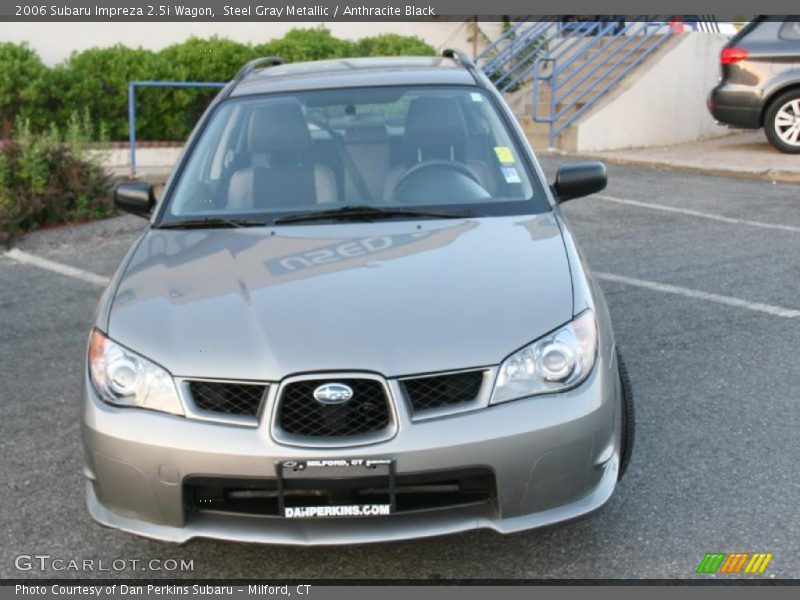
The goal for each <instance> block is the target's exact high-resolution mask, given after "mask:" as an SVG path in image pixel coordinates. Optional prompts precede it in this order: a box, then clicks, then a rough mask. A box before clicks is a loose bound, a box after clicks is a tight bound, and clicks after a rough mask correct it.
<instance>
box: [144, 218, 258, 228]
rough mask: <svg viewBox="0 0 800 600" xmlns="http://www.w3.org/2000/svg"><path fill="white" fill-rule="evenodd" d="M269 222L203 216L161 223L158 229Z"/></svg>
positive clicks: (251, 224)
mask: <svg viewBox="0 0 800 600" xmlns="http://www.w3.org/2000/svg"><path fill="white" fill-rule="evenodd" d="M266 224H267V223H266V222H265V221H261V220H259V219H237V218H235V217H229V218H225V217H201V218H198V219H182V220H180V221H168V222H166V223H161V224H160V225H159V226H158V229H221V228H235V227H263V226H264V225H266Z"/></svg>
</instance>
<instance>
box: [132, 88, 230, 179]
mask: <svg viewBox="0 0 800 600" xmlns="http://www.w3.org/2000/svg"><path fill="white" fill-rule="evenodd" d="M137 85H138V86H141V87H177V88H183V87H200V88H221V87H225V86H226V85H228V84H227V83H221V82H216V81H213V82H212V81H131V82H129V83H128V139H129V141H130V144H131V178H133V177H136V95H135V91H136V86H137Z"/></svg>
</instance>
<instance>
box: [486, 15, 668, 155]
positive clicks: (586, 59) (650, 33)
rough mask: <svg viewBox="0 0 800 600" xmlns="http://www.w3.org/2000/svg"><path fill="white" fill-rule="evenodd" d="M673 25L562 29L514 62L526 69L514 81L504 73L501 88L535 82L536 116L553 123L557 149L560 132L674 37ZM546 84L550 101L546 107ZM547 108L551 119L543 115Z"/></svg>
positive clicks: (645, 19) (641, 19) (643, 21)
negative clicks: (543, 89) (543, 92)
mask: <svg viewBox="0 0 800 600" xmlns="http://www.w3.org/2000/svg"><path fill="white" fill-rule="evenodd" d="M673 23H674V20H673V19H672V18H671V17H652V16H649V15H640V16H638V17H635V18H633V19H631V20H626V21H625V22H624V23H622V22H621V21H614V20H612V21H604V22H596V21H587V22H578V23H570V27H568V28H566V27H558V28H557V29H556V30H555V31H548V35H547V36H546V37H545V38H544V39H543V40H540V42H539V43H540V44H542V46H543V47H544V48H545V51H543V52H539V53H538V54H537V53H536V52H535V51H534V52H532V53H531V52H527V53H526V55H525V56H524V57H520V56H517V57H516V58H515V59H514V62H515V63H516V64H519V63H522V64H523V65H524V66H523V68H521V69H518V70H517V71H515V72H514V75H513V77H508V73H506V74H504V75H503V76H501V77H500V78H498V79H497V81H496V82H495V84H496V85H497V87H498V89H500V90H501V91H507V90H508V89H509V88H513V87H514V86H515V85H519V84H520V83H522V82H523V81H525V80H526V79H527V78H530V80H531V82H532V88H533V89H532V108H531V117H532V118H533V120H534V121H536V122H540V123H548V124H549V143H550V146H553V145H555V142H556V140H557V139H558V136H559V134H561V133H562V132H563V131H564V130H565V129H566V128H568V127H569V126H570V125H572V124H573V123H574V122H575V120H576V119H577V118H578V117H580V115H582V114H583V113H584V112H586V111H587V110H588V109H589V108H591V107H592V106H593V105H594V104H595V103H596V102H597V100H598V99H599V98H600V97H601V96H603V94H605V93H607V92H608V91H609V90H610V89H611V88H612V87H613V86H614V85H616V84H617V83H618V82H619V81H620V80H622V79H623V78H624V77H625V76H627V75H628V73H630V72H631V70H633V69H634V68H636V67H637V66H638V65H639V64H641V62H642V61H643V60H645V58H647V57H648V56H649V55H650V54H652V53H653V52H655V50H656V49H657V48H658V47H659V46H661V45H662V44H663V43H664V42H666V40H667V39H669V37H670V35H671V34H672V33H673V32H674V27H673ZM530 43H531V40H530V39H529V40H528V44H530ZM542 46H540V48H541V47H542ZM534 57H535V60H532V62H530V64H525V63H526V62H527V61H530V60H531V59H532V58H534ZM509 62H510V61H509ZM545 84H547V86H548V87H549V89H550V98H549V101H548V102H546V103H540V102H539V99H540V97H541V93H542V87H543V86H544V85H545ZM540 104H542V106H540ZM545 106H546V107H547V109H548V114H546V115H544V114H541V112H542V110H544V109H545Z"/></svg>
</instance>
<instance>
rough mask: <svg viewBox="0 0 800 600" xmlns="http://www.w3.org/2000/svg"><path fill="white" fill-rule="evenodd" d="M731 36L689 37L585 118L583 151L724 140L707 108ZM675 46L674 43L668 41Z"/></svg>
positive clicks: (579, 127)
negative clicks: (725, 47)
mask: <svg viewBox="0 0 800 600" xmlns="http://www.w3.org/2000/svg"><path fill="white" fill-rule="evenodd" d="M728 39H729V38H728V37H727V36H724V35H718V34H709V33H685V34H682V35H681V36H680V39H679V40H678V42H677V43H676V44H674V45H671V46H670V47H668V51H667V52H664V53H661V52H659V51H657V53H658V56H657V57H656V59H655V60H654V61H653V62H652V63H651V62H650V61H648V62H647V64H646V66H644V67H643V68H641V69H639V70H637V71H636V72H634V74H633V75H632V76H631V77H629V78H628V80H627V81H626V80H623V83H622V85H621V86H620V87H619V89H617V90H615V91H614V92H612V94H611V96H609V97H608V98H606V99H605V100H602V101H600V102H599V104H598V106H597V107H595V108H593V109H590V110H589V111H588V113H587V115H585V116H584V117H582V118H581V119H579V120H578V121H579V122H578V124H577V125H576V127H577V132H576V134H577V148H576V149H577V151H578V152H597V151H601V150H615V149H622V148H639V147H646V146H662V145H669V144H678V143H682V142H690V141H695V140H698V139H702V138H706V137H712V136H718V135H724V134H726V133H727V132H728V129H727V128H726V127H723V126H720V125H717V124H716V122H715V121H714V119H713V118H712V117H711V115H710V114H709V112H708V109H707V108H706V98H707V97H708V93H709V92H710V91H711V89H712V88H713V87H714V86H715V85H716V84H717V82H718V80H719V53H720V50H721V49H722V46H723V45H724V44H725V43H726V42H727V41H728ZM667 43H670V42H667Z"/></svg>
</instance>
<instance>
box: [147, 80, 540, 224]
mask: <svg viewBox="0 0 800 600" xmlns="http://www.w3.org/2000/svg"><path fill="white" fill-rule="evenodd" d="M167 202H168V208H167V209H166V210H165V212H164V213H163V215H162V222H165V221H167V222H168V221H169V220H170V219H173V218H174V219H182V218H186V217H204V216H231V215H236V216H239V217H241V216H248V217H249V216H253V217H257V218H260V219H265V220H266V221H271V220H273V219H275V218H277V217H280V216H285V215H286V214H293V213H299V212H304V211H313V210H319V209H326V208H337V207H339V206H346V205H358V206H364V205H368V206H376V207H387V208H397V207H400V208H406V207H408V208H415V209H418V208H426V209H427V208H440V207H453V208H455V207H461V208H466V209H468V211H469V213H470V214H473V215H475V216H494V215H507V214H526V213H535V212H544V211H546V210H549V205H548V204H547V202H546V200H545V196H544V192H543V189H542V185H541V184H540V183H539V181H538V179H537V177H536V174H535V172H534V171H533V170H532V169H531V168H530V165H529V164H528V159H527V157H526V154H525V153H524V151H523V149H522V148H521V147H520V146H519V144H518V143H517V140H516V137H515V135H514V134H513V132H512V131H511V130H510V129H509V128H508V126H507V124H506V122H505V120H504V119H503V117H502V116H501V113H500V112H499V111H498V110H497V107H496V106H495V103H494V100H493V98H492V97H491V96H489V95H488V94H487V93H486V92H485V91H483V90H481V89H480V88H477V87H467V86H464V87H462V86H418V87H404V86H392V87H380V88H378V87H376V88H351V89H337V90H314V91H308V92H296V93H290V94H273V95H266V96H258V97H253V96H251V97H239V98H231V99H229V100H226V101H225V102H223V103H222V104H220V105H219V106H218V107H217V108H216V109H215V111H214V113H213V115H212V116H211V118H210V120H209V122H208V124H207V125H206V126H205V128H204V131H203V132H202V134H201V135H200V137H199V139H198V141H197V143H196V144H195V145H194V147H193V148H192V149H191V150H190V154H189V156H188V158H187V160H186V162H185V165H184V166H183V167H182V169H181V171H180V173H179V174H178V178H177V181H176V185H175V186H174V187H173V191H172V192H171V193H170V195H169V197H168V199H167Z"/></svg>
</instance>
